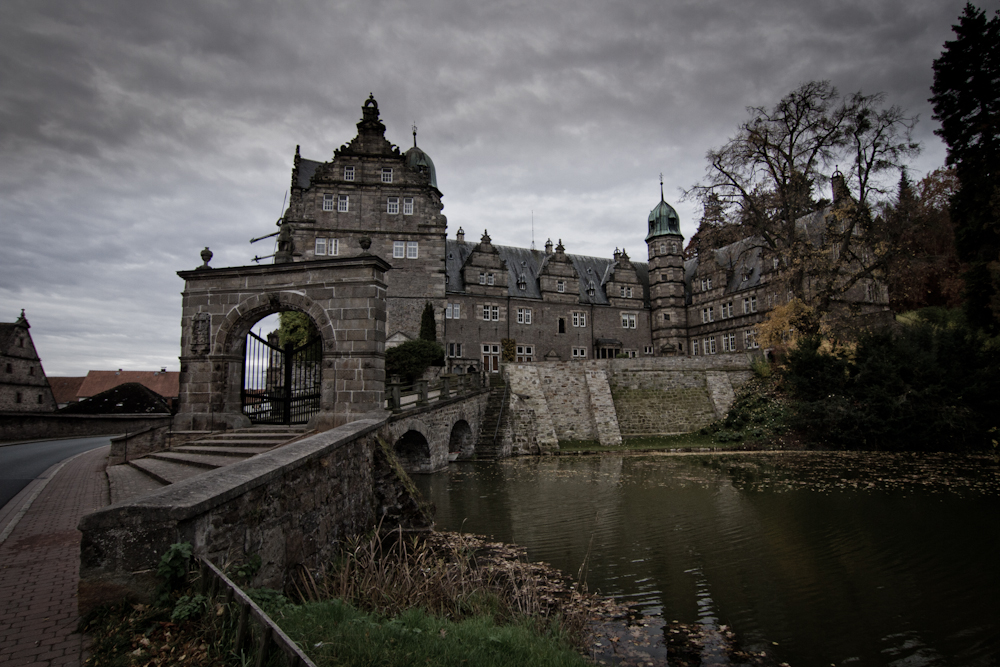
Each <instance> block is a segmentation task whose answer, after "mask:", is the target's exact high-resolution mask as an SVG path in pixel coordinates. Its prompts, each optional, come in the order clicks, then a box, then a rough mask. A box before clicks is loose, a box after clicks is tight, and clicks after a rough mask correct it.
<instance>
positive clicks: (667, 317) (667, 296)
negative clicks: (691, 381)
mask: <svg viewBox="0 0 1000 667" xmlns="http://www.w3.org/2000/svg"><path fill="white" fill-rule="evenodd" d="M648 224H649V233H648V234H647V235H646V247H647V248H648V251H649V301H650V307H651V313H650V315H651V319H652V322H651V328H652V337H653V352H654V354H656V355H657V356H661V355H674V354H685V353H686V351H685V349H684V348H685V344H684V343H685V340H686V327H685V325H686V320H685V316H684V313H685V307H684V258H683V256H682V252H683V250H684V236H683V235H682V234H681V220H680V216H678V215H677V211H675V210H674V207H673V206H671V205H670V204H668V203H667V202H666V199H664V197H663V177H662V176H661V177H660V202H659V203H658V204H657V205H656V206H654V207H653V210H652V211H650V212H649V218H648Z"/></svg>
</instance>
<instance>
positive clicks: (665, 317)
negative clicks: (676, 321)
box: [663, 313, 670, 322]
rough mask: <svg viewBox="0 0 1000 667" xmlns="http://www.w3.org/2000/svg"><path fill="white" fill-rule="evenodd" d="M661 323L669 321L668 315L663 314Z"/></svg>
mask: <svg viewBox="0 0 1000 667" xmlns="http://www.w3.org/2000/svg"><path fill="white" fill-rule="evenodd" d="M663 321H664V322H669V321H670V313H663Z"/></svg>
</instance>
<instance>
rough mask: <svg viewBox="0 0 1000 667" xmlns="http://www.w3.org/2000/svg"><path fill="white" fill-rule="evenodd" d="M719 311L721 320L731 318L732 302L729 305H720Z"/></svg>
mask: <svg viewBox="0 0 1000 667" xmlns="http://www.w3.org/2000/svg"><path fill="white" fill-rule="evenodd" d="M721 310H722V318H723V319H725V318H727V317H732V316H733V302H732V301H730V302H729V303H724V304H722V308H721Z"/></svg>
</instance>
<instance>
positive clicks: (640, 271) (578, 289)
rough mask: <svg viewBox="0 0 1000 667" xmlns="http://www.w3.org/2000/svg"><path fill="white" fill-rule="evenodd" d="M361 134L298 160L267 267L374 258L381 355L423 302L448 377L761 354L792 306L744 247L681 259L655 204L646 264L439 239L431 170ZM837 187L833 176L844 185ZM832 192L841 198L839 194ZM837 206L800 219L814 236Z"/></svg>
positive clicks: (672, 224)
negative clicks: (431, 313)
mask: <svg viewBox="0 0 1000 667" xmlns="http://www.w3.org/2000/svg"><path fill="white" fill-rule="evenodd" d="M357 127H358V135H357V136H356V137H355V138H354V139H353V140H352V141H351V142H350V143H348V144H345V145H343V146H341V147H340V148H338V149H336V150H335V151H334V154H333V159H332V160H330V161H328V162H319V161H314V160H308V159H305V158H303V157H301V155H300V154H299V149H298V148H296V153H295V157H294V163H293V164H294V166H293V169H292V184H291V196H290V199H289V202H290V203H289V207H288V209H287V210H286V212H285V215H284V217H283V218H282V220H281V221H280V224H281V231H280V233H279V237H278V238H279V240H278V252H277V254H276V255H275V262H276V263H284V262H308V261H312V260H318V259H326V258H329V257H331V256H345V255H346V256H352V255H359V254H362V253H370V254H374V255H377V256H379V257H381V258H383V259H385V260H386V261H387V262H389V263H390V264H391V265H392V270H391V271H390V272H389V273H388V274H387V284H388V287H387V294H386V300H387V322H386V336H387V345H389V346H391V345H393V344H398V343H400V342H404V341H406V340H409V339H412V338H416V337H417V332H418V331H419V328H420V316H421V313H422V311H423V309H424V306H425V304H426V303H428V302H429V303H431V304H432V305H433V306H434V309H435V317H436V320H437V324H438V326H437V331H438V341H439V342H440V343H442V344H443V345H444V347H445V354H446V357H447V365H448V367H449V369H450V370H453V371H455V372H476V371H479V370H483V369H485V370H488V371H491V372H496V371H498V370H499V368H500V362H501V360H502V359H510V360H512V361H519V362H531V361H542V360H580V359H592V358H609V357H616V356H627V357H641V356H664V355H715V354H732V353H743V352H748V351H754V350H757V349H758V347H759V346H758V343H757V340H756V327H757V325H758V324H759V323H760V322H761V320H762V319H763V318H764V315H765V314H766V313H767V311H768V310H770V309H771V308H773V307H774V306H777V305H779V304H782V303H786V302H787V301H788V300H789V299H790V298H791V292H790V290H788V289H787V285H785V284H784V282H783V275H784V274H783V271H782V266H783V264H782V262H784V261H787V258H780V257H770V256H768V254H767V252H766V251H765V250H764V249H762V248H761V247H760V244H755V243H753V242H752V240H750V239H745V240H743V241H739V242H737V243H733V244H729V245H727V246H724V247H722V248H718V249H711V250H708V251H705V252H702V253H701V255H700V256H697V257H693V258H688V259H685V258H684V237H683V236H682V234H681V231H680V220H679V218H678V215H677V212H676V211H675V210H674V209H673V207H672V206H670V204H668V203H667V202H666V201H665V200H664V198H663V193H662V185H661V196H660V201H659V203H657V204H656V206H654V207H653V209H652V211H651V212H650V214H649V217H648V220H647V221H646V222H647V229H648V233H647V235H646V239H645V240H646V249H647V257H646V261H634V260H633V259H632V258H631V257H629V255H628V254H626V252H625V251H624V250H617V249H616V250H615V251H614V253H613V254H612V256H611V257H588V256H583V255H575V254H571V253H567V252H566V248H565V247H564V245H563V243H562V240H560V241H559V242H558V243H557V244H555V245H553V244H552V242H551V241H548V242H547V243H546V244H545V247H544V250H533V249H527V248H517V247H511V246H501V245H494V244H493V242H492V239H491V238H490V236H489V234H488V233H486V232H485V231H484V232H483V234H482V236H481V237H480V238H479V239H478V241H475V240H470V241H466V240H465V233H464V230H463V229H462V228H461V227H459V229H458V230H457V232H456V233H455V235H454V237H453V238H449V237H448V230H447V219H446V218H445V216H444V215H443V214H442V213H441V211H442V207H443V205H442V203H441V197H442V193H441V192H440V190H438V187H437V174H436V172H435V168H434V163H433V161H432V160H431V158H430V157H429V156H428V155H427V154H426V153H425V152H424V151H423V150H421V149H420V148H418V147H417V145H416V132H415V131H414V142H413V143H414V145H413V147H411V148H410V149H408V150H406V151H402V150H401V149H400V148H399V147H398V146H395V145H393V144H391V143H390V142H389V141H388V140H387V139H386V138H385V125H384V124H383V123H382V121H381V120H380V119H379V110H378V103H377V102H376V101H375V99H374V97H369V98H368V100H367V101H366V102H365V103H364V106H363V107H362V119H361V121H360V122H359V123H358V125H357ZM841 178H842V177H841ZM840 190H843V191H846V190H845V189H844V188H842V187H841V188H840ZM837 193H838V188H837V187H836V185H835V187H834V195H835V196H834V202H833V203H832V204H831V205H830V206H829V207H827V208H826V209H823V210H821V211H817V212H816V214H814V215H813V216H810V218H809V219H808V220H803V221H801V225H802V228H803V231H804V232H806V233H808V232H809V230H810V229H813V228H817V227H820V226H822V224H823V221H824V220H826V218H827V217H828V216H829V215H830V212H831V210H832V209H833V207H836V206H837V205H838V201H837V196H838V195H837ZM847 299H848V300H853V301H855V302H856V303H858V304H862V305H863V307H864V309H865V310H866V312H877V311H884V310H886V309H887V304H888V293H887V292H886V290H885V289H884V287H882V286H880V285H879V284H878V283H876V282H875V281H874V280H870V281H860V282H859V283H858V285H856V286H855V288H854V290H853V292H852V293H851V294H849V295H847Z"/></svg>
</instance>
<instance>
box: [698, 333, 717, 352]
mask: <svg viewBox="0 0 1000 667" xmlns="http://www.w3.org/2000/svg"><path fill="white" fill-rule="evenodd" d="M702 349H703V350H704V351H705V354H715V353H716V351H717V350H716V348H715V336H707V337H706V338H705V339H704V340H703V341H702Z"/></svg>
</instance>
